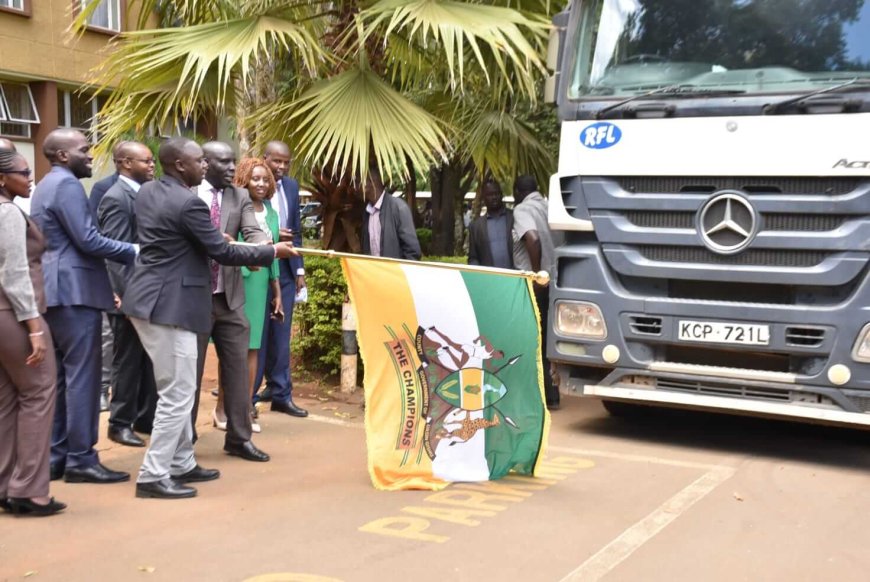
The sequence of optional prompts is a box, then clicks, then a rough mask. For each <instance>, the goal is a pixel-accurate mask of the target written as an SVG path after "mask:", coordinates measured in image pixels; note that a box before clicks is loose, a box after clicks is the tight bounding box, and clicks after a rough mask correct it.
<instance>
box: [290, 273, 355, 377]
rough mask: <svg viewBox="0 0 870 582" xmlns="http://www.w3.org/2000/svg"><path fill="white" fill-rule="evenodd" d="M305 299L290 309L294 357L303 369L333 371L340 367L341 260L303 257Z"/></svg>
mask: <svg viewBox="0 0 870 582" xmlns="http://www.w3.org/2000/svg"><path fill="white" fill-rule="evenodd" d="M305 280H306V282H307V283H308V303H299V304H297V305H296V307H295V308H294V310H293V323H294V327H295V330H294V333H293V342H292V344H291V349H292V353H293V358H294V361H295V363H296V364H297V365H301V366H302V367H303V368H304V369H306V370H309V371H312V372H315V371H316V372H321V373H325V374H337V373H338V372H339V370H340V369H341V305H342V303H344V297H345V295H347V284H346V283H345V282H344V276H343V275H342V273H341V262H340V261H338V260H337V259H327V258H325V257H306V258H305Z"/></svg>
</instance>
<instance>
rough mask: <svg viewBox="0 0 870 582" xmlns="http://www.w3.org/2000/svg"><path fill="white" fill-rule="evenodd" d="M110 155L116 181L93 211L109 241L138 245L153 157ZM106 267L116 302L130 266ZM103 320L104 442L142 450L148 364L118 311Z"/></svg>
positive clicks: (135, 152)
mask: <svg viewBox="0 0 870 582" xmlns="http://www.w3.org/2000/svg"><path fill="white" fill-rule="evenodd" d="M114 155H115V164H116V167H117V168H118V180H117V181H116V182H115V185H114V186H112V187H111V188H109V190H108V191H107V192H106V194H105V195H104V196H103V199H102V201H101V202H100V206H99V208H98V209H97V217H98V221H99V225H100V232H102V233H103V236H106V237H108V238H111V239H115V240H120V241H124V242H128V243H135V244H138V243H139V237H138V233H137V226H136V213H135V210H134V207H135V203H136V195H137V194H138V192H139V188H140V187H141V186H142V184H144V183H145V182H150V181H151V180H153V179H154V167H155V164H154V155H153V154H152V153H151V150H150V149H148V146H146V145H145V144H141V143H138V142H134V141H127V142H122V144H121V145H120V146H119V147H117V148H116V149H115V152H114ZM106 267H107V269H108V271H109V281H110V282H111V284H112V291H113V292H114V293H115V296H116V297H118V298H123V297H124V291H125V290H126V288H127V281H129V279H130V277H131V276H132V275H133V265H122V264H120V263H115V262H112V261H109V262H108V263H106ZM122 301H123V299H122ZM108 318H109V324H110V325H111V329H112V335H113V336H114V347H113V350H112V359H111V370H112V372H111V385H112V402H111V404H110V406H109V410H110V414H109V439H110V440H113V441H115V442H116V443H120V444H122V445H125V446H128V447H144V446H145V441H143V440H142V439H141V438H140V437H139V436H138V435H137V434H136V433H135V432H133V431H134V430H140V431H142V432H146V433H150V432H151V424H152V422H153V420H154V409H155V407H156V406H157V385H156V384H155V382H154V370H153V368H152V366H151V359H150V358H149V357H148V354H146V353H145V348H143V347H142V342H141V341H139V336H138V335H137V334H136V330H135V328H133V324H132V323H130V320H129V319H127V317H126V316H125V315H124V314H122V313H121V311H120V310H119V309H118V308H117V306H116V308H115V309H112V310H110V311H109V312H108Z"/></svg>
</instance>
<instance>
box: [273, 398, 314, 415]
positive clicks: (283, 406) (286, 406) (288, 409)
mask: <svg viewBox="0 0 870 582" xmlns="http://www.w3.org/2000/svg"><path fill="white" fill-rule="evenodd" d="M270 410H271V411H272V412H282V413H284V414H289V415H290V416H296V417H299V418H305V417H306V416H308V411H307V410H305V409H304V408H299V407H298V406H296V405H295V404H293V401H292V400H288V401H287V402H275V401H273V402H272V406H271V408H270Z"/></svg>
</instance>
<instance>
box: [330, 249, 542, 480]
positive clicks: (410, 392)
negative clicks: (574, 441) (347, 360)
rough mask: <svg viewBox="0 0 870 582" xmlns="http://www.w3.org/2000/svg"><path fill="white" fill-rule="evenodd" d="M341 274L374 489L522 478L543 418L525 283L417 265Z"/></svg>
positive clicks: (360, 266)
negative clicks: (353, 327)
mask: <svg viewBox="0 0 870 582" xmlns="http://www.w3.org/2000/svg"><path fill="white" fill-rule="evenodd" d="M342 267H343V269H344V274H345V277H346V279H347V282H348V289H349V291H350V296H351V302H352V304H353V307H354V311H355V315H356V320H357V330H358V337H359V344H360V352H361V354H362V357H363V363H364V364H365V397H366V441H367V448H368V465H369V473H370V475H371V479H372V483H373V484H374V486H375V487H376V488H378V489H388V490H394V489H441V488H443V487H446V486H447V485H448V484H449V483H451V482H453V481H486V480H490V479H498V478H500V477H503V476H504V475H506V474H507V473H509V472H511V471H514V472H516V473H519V474H523V475H532V474H534V471H535V468H536V466H537V464H538V462H539V460H540V459H541V457H542V449H543V446H544V443H545V440H546V433H547V429H548V427H549V415H548V413H547V409H546V406H545V401H544V383H543V368H542V364H541V359H540V323H539V315H538V311H537V307H536V305H535V302H534V298H533V294H532V288H531V282H530V281H528V280H527V279H525V278H523V277H515V276H507V275H503V274H496V273H485V272H479V271H472V270H454V269H447V268H443V267H438V266H436V265H426V264H425V263H415V264H408V263H404V262H392V261H378V260H369V259H342Z"/></svg>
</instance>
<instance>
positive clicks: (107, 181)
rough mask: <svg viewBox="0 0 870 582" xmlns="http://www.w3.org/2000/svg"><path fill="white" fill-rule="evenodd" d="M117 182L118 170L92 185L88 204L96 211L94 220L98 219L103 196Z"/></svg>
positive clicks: (92, 210)
mask: <svg viewBox="0 0 870 582" xmlns="http://www.w3.org/2000/svg"><path fill="white" fill-rule="evenodd" d="M117 182H118V172H115V173H114V174H112V175H111V176H106V177H105V178H103V179H102V180H100V181H98V182H97V183H96V184H94V185H93V186H92V187H91V195H90V197H89V198H88V206H90V208H91V212H93V213H94V220H97V212H98V211H99V208H100V202H102V201H103V196H105V195H106V192H108V191H109V188H111V187H112V186H114V185H115V184H116V183H117Z"/></svg>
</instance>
